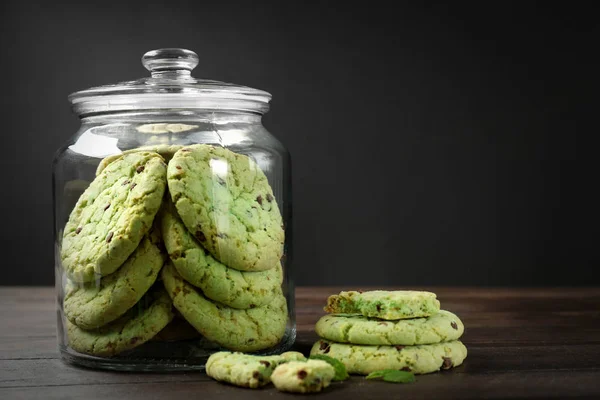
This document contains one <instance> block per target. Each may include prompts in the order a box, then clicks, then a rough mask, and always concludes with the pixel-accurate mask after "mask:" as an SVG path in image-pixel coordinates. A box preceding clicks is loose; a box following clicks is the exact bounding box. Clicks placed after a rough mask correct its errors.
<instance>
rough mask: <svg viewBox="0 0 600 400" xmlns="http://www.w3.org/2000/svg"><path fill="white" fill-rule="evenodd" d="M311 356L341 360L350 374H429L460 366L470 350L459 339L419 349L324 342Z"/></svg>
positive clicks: (314, 346) (414, 347)
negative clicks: (324, 356)
mask: <svg viewBox="0 0 600 400" xmlns="http://www.w3.org/2000/svg"><path fill="white" fill-rule="evenodd" d="M310 354H311V355H315V354H325V355H327V356H329V357H333V358H337V359H338V360H340V361H341V362H343V363H344V365H345V366H346V369H347V370H348V373H350V374H361V375H368V374H370V373H371V372H374V371H379V370H382V369H400V370H404V371H412V372H413V373H415V374H427V373H430V372H435V371H439V370H440V369H449V368H452V367H457V366H459V365H460V364H462V362H463V361H464V359H465V358H466V357H467V348H466V347H465V345H464V344H463V343H462V342H461V341H459V340H454V341H451V342H444V343H437V344H423V345H418V346H366V345H354V344H341V343H334V342H330V341H327V340H324V339H323V340H319V341H318V342H316V343H315V344H314V345H313V347H312V349H311V351H310Z"/></svg>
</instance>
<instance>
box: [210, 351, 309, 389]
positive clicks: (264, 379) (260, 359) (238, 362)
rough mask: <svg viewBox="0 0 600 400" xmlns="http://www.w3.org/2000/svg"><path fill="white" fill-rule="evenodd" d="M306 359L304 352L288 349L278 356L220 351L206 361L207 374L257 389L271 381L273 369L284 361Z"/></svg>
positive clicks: (217, 378) (222, 380)
mask: <svg viewBox="0 0 600 400" xmlns="http://www.w3.org/2000/svg"><path fill="white" fill-rule="evenodd" d="M295 360H306V358H305V357H304V355H303V354H302V353H298V352H296V351H288V352H285V353H282V354H281V355H277V356H253V355H250V354H243V353H230V352H228V351H220V352H217V353H213V354H211V356H210V357H209V358H208V360H207V361H206V375H208V376H210V377H211V378H213V379H215V380H217V381H220V382H227V383H231V384H232V385H236V386H241V387H247V388H252V389H256V388H258V387H261V386H265V385H267V384H269V383H270V382H271V374H272V373H273V370H274V369H275V368H276V367H277V366H278V365H281V364H283V363H286V362H288V361H295Z"/></svg>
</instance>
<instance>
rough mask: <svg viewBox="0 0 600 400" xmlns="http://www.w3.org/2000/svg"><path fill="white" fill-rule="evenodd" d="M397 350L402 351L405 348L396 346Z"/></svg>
mask: <svg viewBox="0 0 600 400" xmlns="http://www.w3.org/2000/svg"><path fill="white" fill-rule="evenodd" d="M394 347H395V348H396V350H398V351H400V350H402V349H403V348H404V346H394Z"/></svg>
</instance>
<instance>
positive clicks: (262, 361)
mask: <svg viewBox="0 0 600 400" xmlns="http://www.w3.org/2000/svg"><path fill="white" fill-rule="evenodd" d="M259 362H260V363H261V364H262V365H264V366H265V367H267V368H269V367H270V366H271V363H270V362H268V361H265V360H260V361H259Z"/></svg>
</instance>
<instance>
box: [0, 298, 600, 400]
mask: <svg viewBox="0 0 600 400" xmlns="http://www.w3.org/2000/svg"><path fill="white" fill-rule="evenodd" d="M342 289H356V288H337V287H311V288H307V287H304V288H298V289H297V291H296V316H297V326H298V339H297V342H296V344H295V346H294V347H295V349H296V350H299V351H302V352H304V353H307V352H308V351H309V349H310V347H311V346H312V344H313V343H314V341H315V340H317V336H316V334H315V332H314V324H315V322H316V321H317V320H318V319H319V317H320V316H321V315H323V313H324V312H323V310H322V308H323V305H324V304H325V300H326V298H327V296H328V295H329V294H332V293H336V292H339V291H340V290H342ZM360 289H362V290H369V289H372V288H369V287H363V288H360ZM388 289H393V288H388ZM420 289H424V290H431V291H434V292H436V293H437V294H438V297H439V298H440V301H441V302H442V307H443V308H445V309H449V310H451V311H453V312H455V313H456V314H458V315H459V316H460V317H461V319H462V320H463V322H464V323H465V326H466V331H465V335H464V336H463V341H464V342H465V344H466V345H467V347H468V349H469V356H468V358H467V360H466V362H465V364H464V365H463V366H461V367H459V368H456V369H453V370H450V371H447V372H443V373H436V374H431V375H425V376H419V377H418V378H417V382H416V383H413V384H409V385H394V384H389V383H383V382H374V381H367V380H365V379H364V378H363V377H359V376H353V377H352V378H351V379H350V380H349V381H346V382H341V383H335V384H334V385H332V387H330V388H329V389H328V390H327V391H326V392H324V393H322V394H320V395H319V398H323V399H349V398H361V399H362V398H369V399H387V400H389V399H391V398H402V399H410V398H436V399H450V398H460V399H477V398H512V399H520V398H540V399H542V398H543V399H546V398H561V399H562V398H566V397H569V398H600V366H599V364H600V363H599V361H600V288H469V287H462V288H461V287H452V288H449V287H427V288H420ZM0 319H1V321H2V323H1V324H0V399H13V398H15V399H21V398H23V399H68V398H73V399H75V398H76V399H82V398H85V399H90V398H130V399H138V398H140V399H142V398H143V399H154V398H156V399H158V398H173V397H174V396H185V397H191V396H194V397H197V398H202V399H231V398H236V399H237V398H240V399H255V398H264V397H265V396H268V397H269V398H273V399H279V398H281V399H284V398H290V395H287V394H284V393H279V392H277V391H276V390H275V389H274V388H272V387H269V388H266V389H262V390H248V389H239V388H236V387H232V386H229V385H225V384H220V383H217V382H214V381H212V380H211V379H209V378H208V377H207V376H206V375H205V374H204V373H201V372H193V373H168V374H158V373H117V372H107V371H93V370H88V369H82V368H76V367H73V366H70V365H67V364H64V363H63V362H62V360H61V359H60V356H59V354H58V351H57V342H56V302H55V299H54V290H53V289H52V288H12V287H4V288H0Z"/></svg>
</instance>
